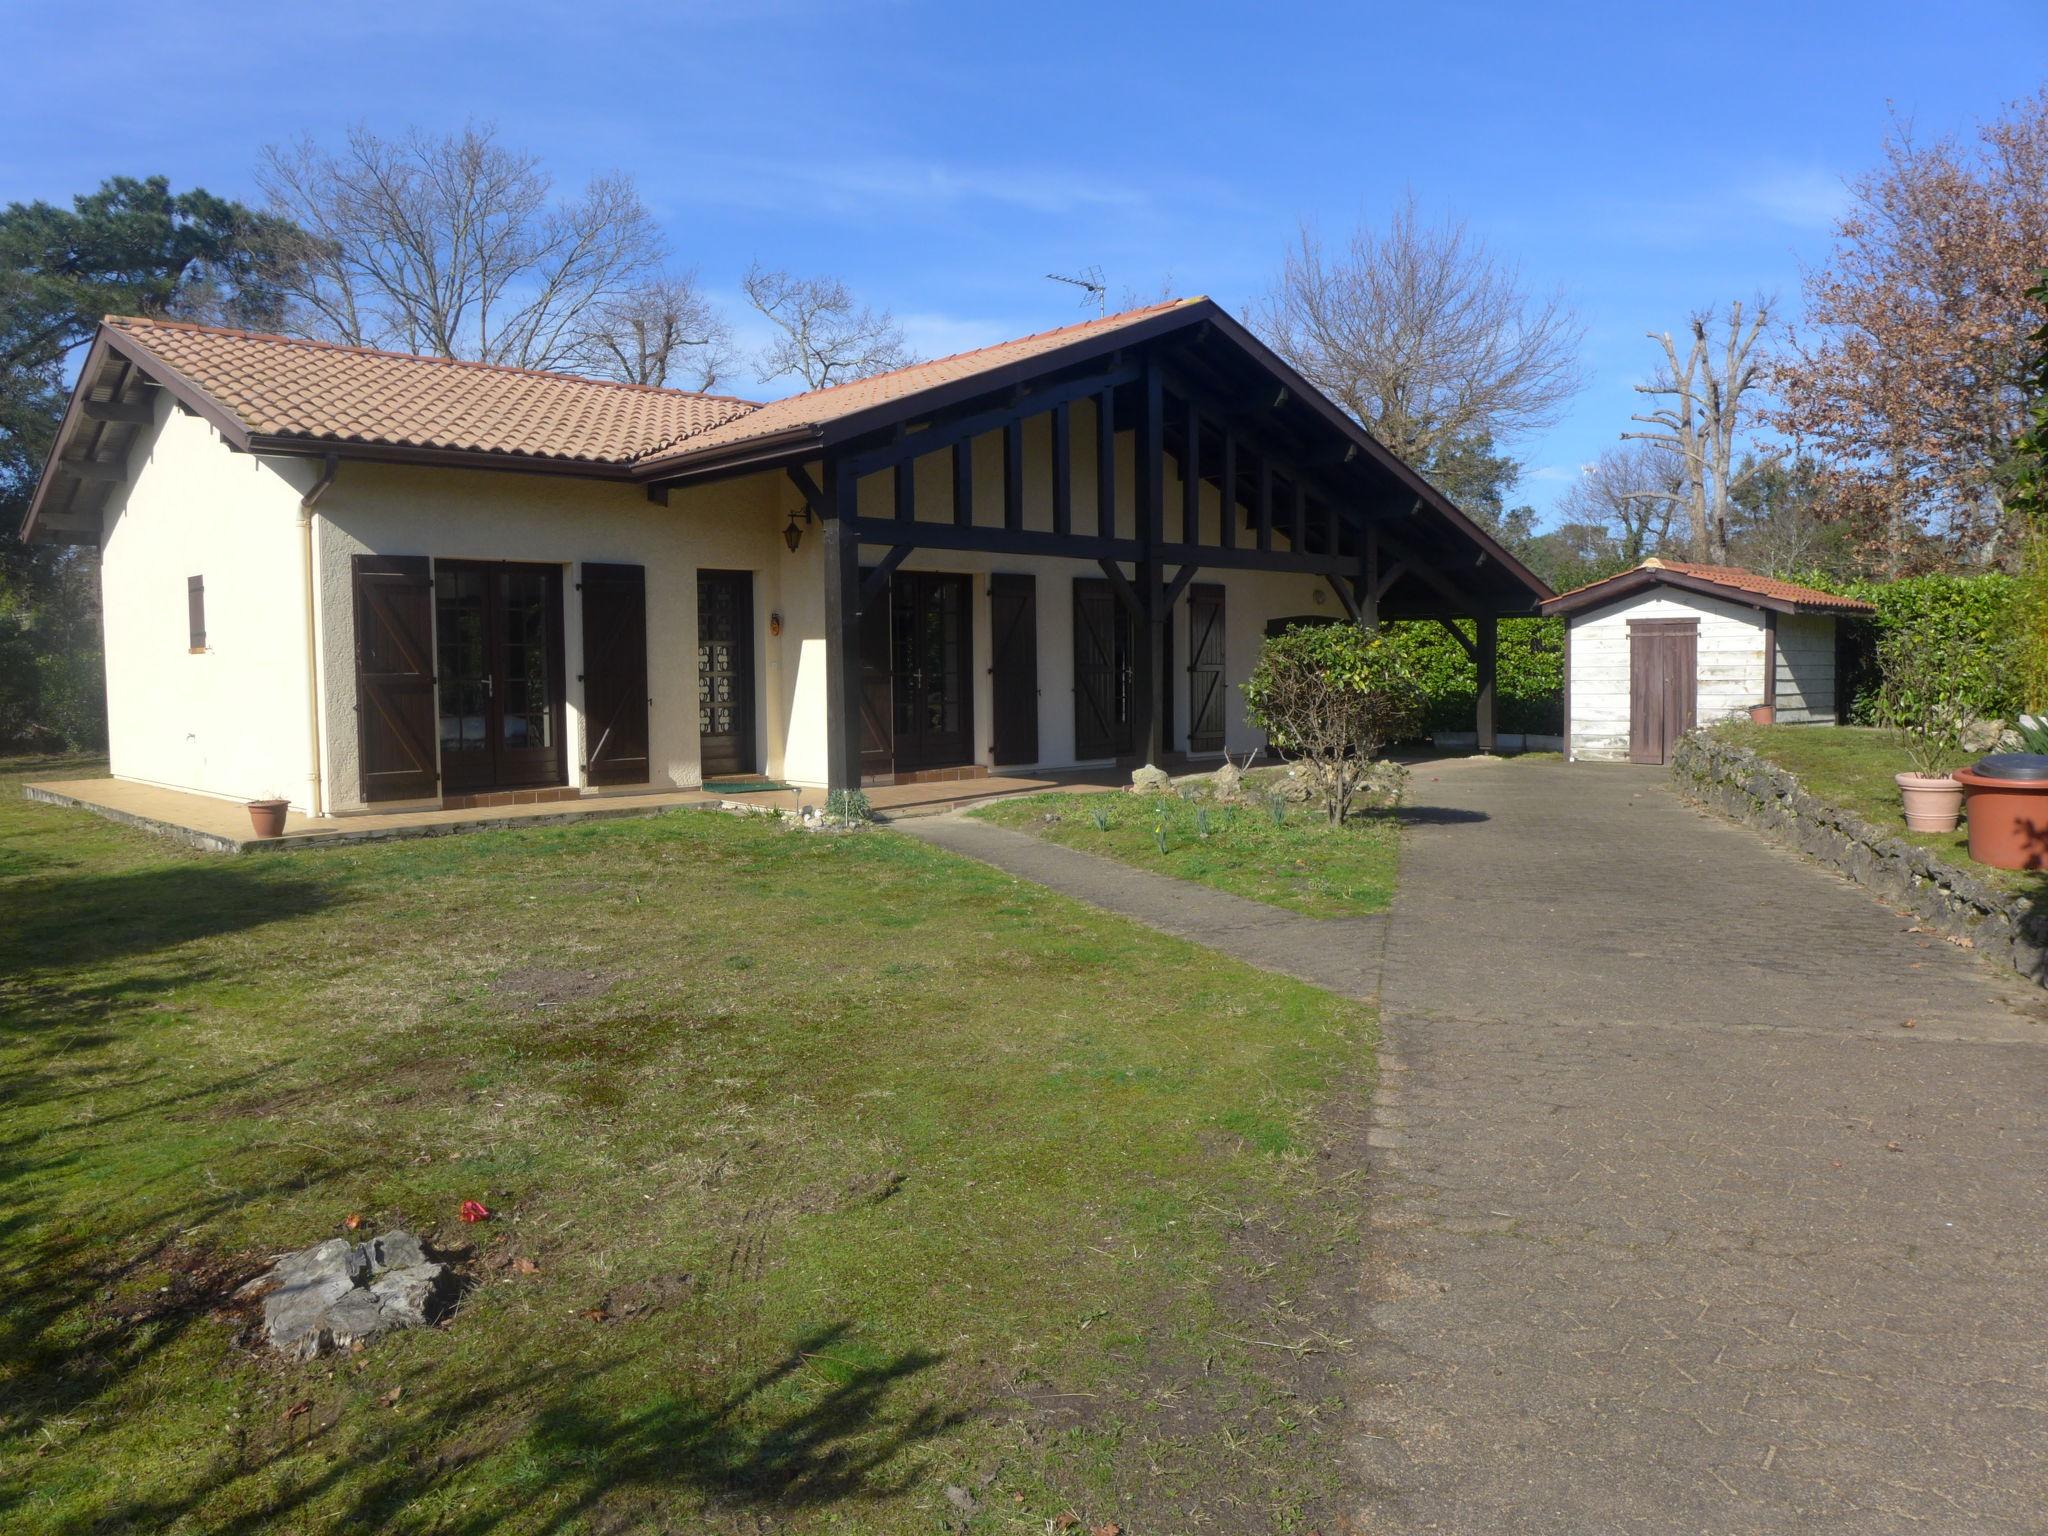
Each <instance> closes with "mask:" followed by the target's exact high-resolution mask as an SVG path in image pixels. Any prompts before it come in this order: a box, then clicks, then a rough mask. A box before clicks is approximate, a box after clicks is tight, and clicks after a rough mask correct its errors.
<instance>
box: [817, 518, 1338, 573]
mask: <svg viewBox="0 0 2048 1536" xmlns="http://www.w3.org/2000/svg"><path fill="white" fill-rule="evenodd" d="M854 525H855V526H854V531H855V532H856V533H857V534H858V535H859V537H860V540H861V542H862V543H864V544H878V545H885V546H887V545H897V544H904V543H908V544H910V545H911V546H912V547H914V548H918V549H952V550H973V551H976V552H978V553H981V554H991V555H1020V556H1022V555H1039V556H1044V557H1047V558H1050V559H1055V560H1142V559H1144V558H1145V555H1146V553H1147V549H1148V546H1147V545H1146V544H1144V543H1143V542H1142V541H1141V540H1138V539H1104V538H1097V537H1092V536H1088V535H1080V534H1076V535H1072V536H1069V537H1067V538H1061V537H1060V536H1059V535H1058V534H1056V533H1052V532H1050V531H1047V530H1043V529H1037V528H1021V529H1010V528H993V527H986V526H974V527H961V526H959V525H957V524H953V523H934V522H929V521H919V522H917V523H915V524H913V525H912V526H911V527H909V528H905V527H903V526H902V525H901V524H899V523H898V522H897V521H896V520H895V519H894V518H893V517H870V518H856V519H854ZM1149 548H1150V550H1151V552H1152V554H1153V555H1154V556H1155V558H1157V559H1158V560H1159V561H1160V563H1161V564H1164V565H1200V566H1213V567H1215V568H1217V569H1220V570H1234V571H1291V572H1298V573H1300V574H1302V575H1307V576H1320V575H1323V574H1325V573H1326V572H1332V571H1335V572H1341V573H1345V574H1349V573H1351V572H1352V570H1353V569H1354V568H1355V567H1356V566H1357V564H1358V562H1357V560H1356V559H1355V558H1346V557H1333V556H1330V555H1326V554H1323V553H1320V552H1305V553H1300V554H1297V553H1296V552H1295V551H1293V550H1289V549H1274V550H1257V549H1246V548H1244V547H1242V546H1239V547H1238V548H1236V549H1219V548H1218V547H1216V546H1215V545H1213V544H1202V545H1195V544H1156V545H1152V546H1149Z"/></svg>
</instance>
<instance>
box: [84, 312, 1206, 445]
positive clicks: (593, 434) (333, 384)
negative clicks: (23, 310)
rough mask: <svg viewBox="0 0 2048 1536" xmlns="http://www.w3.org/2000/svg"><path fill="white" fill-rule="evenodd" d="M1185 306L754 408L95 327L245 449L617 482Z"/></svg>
mask: <svg viewBox="0 0 2048 1536" xmlns="http://www.w3.org/2000/svg"><path fill="white" fill-rule="evenodd" d="M1196 302H1199V301H1197V300H1191V299H1190V300H1175V301H1173V302H1171V303H1166V304H1154V305H1150V306H1148V307H1146V308H1144V309H1134V310H1130V311H1127V312H1126V313H1124V314H1119V315H1108V316H1105V317H1103V318H1102V319H1099V320H1088V321H1083V322H1081V323H1080V324H1078V325H1069V326H1064V327H1062V328H1060V329H1058V330H1052V331H1041V332H1039V333H1038V334H1036V335H1032V336H1023V337H1019V338H1018V339H1016V340H1014V341H1005V342H999V343H997V344H996V345H994V346H989V347H981V348H978V349H977V350H975V351H972V352H961V353H958V354H956V355H954V356H952V357H943V358H938V359H936V360H934V361H932V362H928V363H914V364H912V365H911V366H910V367H908V368H899V369H897V370H896V371H894V372H893V373H884V374H877V375H875V376H874V377H872V378H867V379H859V380H856V381H854V382H851V383H846V384H836V385H833V386H831V387H829V388H826V389H819V390H812V391H811V392H810V393H808V394H802V395H793V396H791V397H790V398H788V399H786V400H776V401H771V402H770V403H768V404H766V405H759V404H755V403H754V402H752V401H747V400H736V399H732V398H729V397H727V396H723V395H700V394H693V393H690V392H689V391H686V390H679V389H658V388H653V387H651V386H647V385H639V384H618V383H612V382H609V381H606V380H601V379H585V378H579V377H577V376H575V375H573V374H566V373H544V372H540V371H538V370H535V369H530V368H502V367H495V366H492V365H489V364H484V363H465V362H455V361H451V360H449V359H447V358H441V357H419V356H415V355H413V354H411V353H406V352H380V351H376V350H373V349H371V348H367V347H348V346H341V345H338V344H336V343H333V342H324V341H307V340H303V339H300V338H297V337H290V336H273V335H268V334H265V333H262V332H257V331H235V330H226V329H223V328H220V327H217V326H206V325H193V324H191V323H189V322H185V321H174V320H144V319H137V318H133V317H129V316H109V317H108V318H107V321H106V323H107V325H108V327H109V328H110V329H112V330H114V331H116V332H118V333H119V334H120V336H121V337H122V338H123V339H124V340H125V341H126V342H128V343H129V344H130V345H132V346H133V347H134V348H135V349H136V350H138V351H139V352H141V353H143V354H146V355H147V356H148V357H149V358H152V359H154V360H155V361H156V362H157V363H158V364H160V365H162V366H163V367H165V368H168V369H169V370H171V371H172V372H174V373H176V374H178V375H181V376H182V377H183V378H184V379H185V380H187V381H189V383H190V384H191V385H193V386H195V387H196V388H198V389H199V390H200V391H201V392H203V393H204V394H205V395H207V396H209V397H210V398H211V399H213V400H214V401H216V402H217V403H218V404H219V405H220V406H221V408H222V409H223V410H224V411H225V412H226V413H227V414H228V415H229V416H231V417H232V418H233V419H234V420H235V421H236V422H239V423H240V424H241V426H242V428H243V430H245V431H246V432H248V433H249V434H251V435H252V436H256V437H297V438H305V439H308V440H311V441H315V442H332V443H355V444H364V445H374V446H384V447H399V448H425V449H443V450H450V451H458V452H469V453H487V454H506V455H516V456H520V457H528V458H542V459H551V460H558V461H564V462H572V463H587V464H592V465H604V466H607V467H611V468H616V469H624V468H628V467H638V466H642V465H647V466H652V465H654V464H655V463H657V462H660V461H667V460H672V459H676V460H679V459H683V458H686V457H688V456H690V455H691V454H694V453H698V452H702V451H705V450H708V449H714V448H726V447H730V446H732V445H734V444H738V443H745V442H748V441H750V440H751V439H754V438H759V437H768V436H773V435H776V434H779V433H784V432H790V431H801V430H803V429H806V428H817V427H823V426H825V425H827V424H829V423H831V422H834V421H837V420H839V419H841V418H844V417H847V416H852V415H855V414H858V413H859V412H861V411H864V410H867V409H869V408H871V407H873V406H878V405H884V404H887V403H888V402H890V401H893V400H901V399H905V398H908V397H909V396H912V395H916V394H918V393H921V392H922V391H924V390H928V389H933V388H936V387H938V386H941V385H944V384H950V383H954V382H956V381H958V380H961V379H968V378H972V377H974V376H976V375H978V374H983V373H988V372H992V371H994V370H996V369H1000V368H1003V367H1005V366H1007V365H1009V364H1012V363H1021V362H1026V361H1028V360H1030V359H1032V358H1034V357H1039V356H1042V355H1043V354H1045V353H1048V352H1053V351H1056V350H1058V349H1059V348H1061V347H1065V346H1069V345H1072V344H1073V343H1075V342H1078V341H1085V340H1087V339H1089V338H1091V337H1094V336H1099V335H1104V334H1107V333H1110V332H1114V331H1117V330H1121V329H1123V328H1125V327H1127V326H1131V325H1135V324H1137V323H1138V322H1140V321H1143V320H1148V319H1150V318H1152V317H1153V316H1155V315H1159V314H1163V313H1165V312H1166V311H1168V310H1170V309H1173V308H1176V307H1177V306H1179V305H1180V304H1191V303H1196Z"/></svg>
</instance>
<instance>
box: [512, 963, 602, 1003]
mask: <svg viewBox="0 0 2048 1536" xmlns="http://www.w3.org/2000/svg"><path fill="white" fill-rule="evenodd" d="M618 980H619V976H618V974H617V973H616V972H612V971H605V970H595V969H593V970H585V969H581V968H578V969H574V970H570V969H565V968H563V967H561V966H553V965H521V966H515V967H513V968H512V969H511V970H509V971H501V972H499V974H498V975H497V976H495V977H494V978H492V981H491V992H492V993H493V995H495V996H497V997H501V998H503V999H504V1000H505V1001H506V1002H507V1003H509V1004H510V1005H511V1006H513V1007H514V1008H519V1009H529V1008H559V1007H561V1006H562V1005H563V1004H565V1003H582V1002H588V1001H589V1000H590V999H591V998H594V997H603V996H604V995H605V993H607V992H609V991H610V990H611V989H612V986H613V984H614V983H615V982H617V981H618Z"/></svg>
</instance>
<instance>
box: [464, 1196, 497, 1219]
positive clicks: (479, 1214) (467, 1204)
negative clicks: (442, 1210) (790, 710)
mask: <svg viewBox="0 0 2048 1536" xmlns="http://www.w3.org/2000/svg"><path fill="white" fill-rule="evenodd" d="M462 1219H463V1220H464V1221H489V1220H490V1219H491V1213H490V1211H489V1209H488V1208H486V1206H485V1205H484V1203H483V1201H481V1200H465V1201H463V1202H462Z"/></svg>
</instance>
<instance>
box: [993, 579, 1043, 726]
mask: <svg viewBox="0 0 2048 1536" xmlns="http://www.w3.org/2000/svg"><path fill="white" fill-rule="evenodd" d="M988 618H989V642H990V643H989V667H988V675H989V694H990V702H991V714H992V716H993V719H992V722H991V723H992V726H993V739H992V740H991V742H990V753H989V756H990V758H991V759H992V760H993V761H994V762H996V763H998V764H1009V763H1035V762H1037V761H1038V581H1037V579H1036V578H1035V577H1031V576H1016V575H1009V574H997V575H994V576H991V577H989V579H988Z"/></svg>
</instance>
